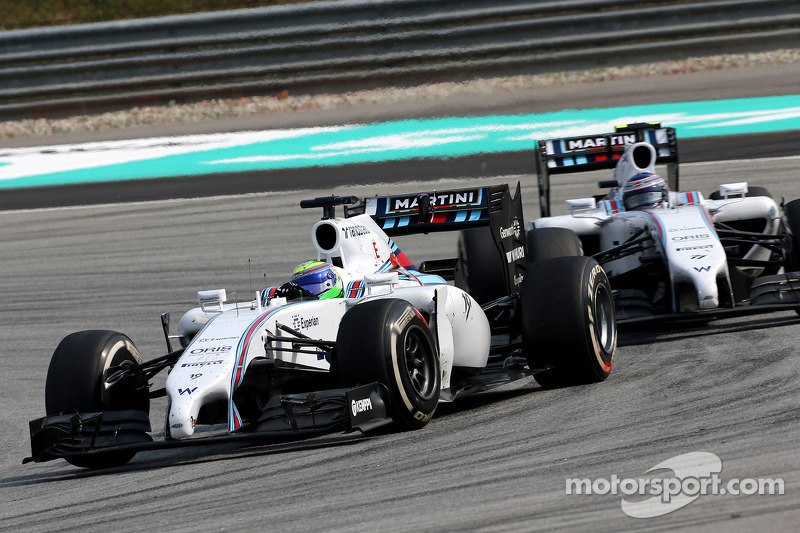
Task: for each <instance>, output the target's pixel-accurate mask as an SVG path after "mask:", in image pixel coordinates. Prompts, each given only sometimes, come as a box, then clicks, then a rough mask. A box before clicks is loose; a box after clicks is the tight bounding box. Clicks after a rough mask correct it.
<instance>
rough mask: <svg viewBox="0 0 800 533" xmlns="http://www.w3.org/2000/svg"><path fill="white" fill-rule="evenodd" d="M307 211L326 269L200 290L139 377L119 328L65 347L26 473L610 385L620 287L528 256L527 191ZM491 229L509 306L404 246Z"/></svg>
mask: <svg viewBox="0 0 800 533" xmlns="http://www.w3.org/2000/svg"><path fill="white" fill-rule="evenodd" d="M301 206H302V207H306V208H322V210H323V217H322V220H320V221H318V222H317V223H316V224H315V225H314V226H313V227H312V229H311V238H312V241H313V244H314V247H315V248H316V250H317V252H318V254H317V255H318V257H317V261H310V262H307V263H304V264H302V265H301V266H300V267H298V269H297V270H296V271H295V273H294V274H293V276H292V280H291V281H289V282H287V283H286V284H283V285H281V286H277V287H270V288H268V289H265V290H264V291H260V292H257V293H256V294H255V297H254V298H253V299H252V300H251V301H249V302H243V303H237V302H229V301H227V295H226V291H224V290H221V289H220V290H210V291H200V292H199V293H198V298H199V307H196V308H194V309H191V310H190V311H188V312H187V313H186V314H185V315H184V316H183V317H182V318H181V320H180V323H179V330H178V333H177V335H170V334H169V316H168V315H166V314H164V315H162V325H163V329H164V334H165V337H166V342H167V350H168V351H169V353H167V354H166V355H163V356H161V357H156V358H155V359H151V360H150V361H147V362H143V361H142V358H141V356H140V355H139V352H138V350H137V349H136V347H135V346H134V344H133V342H132V341H131V340H130V339H129V338H128V337H127V336H125V335H123V334H121V333H117V332H113V331H104V330H89V331H81V332H77V333H73V334H71V335H69V336H67V337H66V338H64V340H63V341H62V342H61V343H60V344H59V346H58V347H57V348H56V350H55V352H54V354H53V357H52V360H51V363H50V368H49V370H48V373H47V381H46V385H45V404H46V412H47V416H45V417H43V418H40V419H37V420H33V421H31V423H30V433H31V449H32V456H31V457H29V458H27V459H25V461H26V462H27V461H47V460H51V459H56V458H64V459H66V460H67V461H68V462H70V463H72V464H74V465H77V466H84V467H107V466H114V465H120V464H124V463H126V462H127V461H129V460H130V459H131V458H132V457H133V456H134V454H135V453H137V452H138V451H142V450H147V449H154V448H169V447H177V446H188V445H193V444H198V443H203V442H218V441H221V440H230V439H261V438H269V437H276V436H286V435H292V436H294V435H306V434H314V433H317V432H325V431H333V430H343V431H353V430H356V429H358V430H361V431H369V430H371V429H374V428H376V427H379V426H383V425H385V424H388V423H390V422H392V421H393V422H394V423H395V424H396V425H397V426H398V427H399V428H401V429H415V428H421V427H422V426H424V425H426V424H427V422H428V421H429V420H430V419H431V417H432V416H433V414H434V411H435V410H436V406H437V404H438V403H439V402H440V401H452V400H454V399H455V398H458V397H460V396H462V395H464V394H468V393H471V392H476V391H479V390H484V389H487V388H491V387H494V386H498V385H501V384H504V383H507V382H509V381H511V380H514V379H518V378H521V377H524V376H527V375H531V374H532V375H534V377H535V379H536V380H537V381H538V382H539V383H540V384H542V385H543V386H545V387H557V386H564V385H572V384H582V383H592V382H598V381H602V380H604V379H606V377H607V376H608V375H609V373H610V371H611V367H612V364H613V360H614V354H615V349H616V326H615V321H614V309H613V301H612V298H611V289H610V286H609V283H608V279H607V277H606V275H605V273H604V272H603V269H602V268H601V267H600V266H599V265H598V263H597V262H596V261H595V260H593V259H590V258H588V257H578V256H575V257H563V258H554V259H552V260H547V261H545V260H542V261H536V262H533V263H531V262H529V261H528V260H527V259H526V249H525V243H524V241H523V240H522V223H523V216H522V207H521V201H520V198H519V186H517V191H516V193H515V195H514V196H513V197H512V195H511V194H510V193H509V190H508V187H506V186H491V187H481V188H473V189H460V190H453V191H445V192H433V193H421V194H411V195H400V196H383V197H372V198H366V199H359V198H356V197H339V196H331V197H325V198H317V199H314V200H307V201H303V202H302V203H301ZM337 206H342V208H343V210H344V217H337V216H336V213H335V211H336V208H337ZM480 226H484V227H488V228H489V230H490V232H491V235H492V236H493V239H492V242H491V244H490V245H489V246H487V248H486V249H485V250H482V253H484V254H487V255H492V256H495V257H496V258H497V259H498V260H499V261H502V263H503V269H502V271H501V272H499V273H498V276H499V280H500V282H501V284H502V286H503V294H502V295H500V296H499V297H498V298H496V299H495V300H493V301H491V302H484V303H483V305H479V304H478V302H477V301H476V300H475V299H474V298H473V297H472V296H470V294H468V293H467V292H465V291H463V290H461V289H460V288H458V287H456V286H454V285H453V284H449V283H447V281H448V280H453V281H455V280H457V279H460V278H461V277H463V272H462V268H461V267H460V265H459V264H458V262H457V261H456V260H455V259H453V260H434V261H428V262H424V263H422V264H421V265H420V267H419V269H417V268H416V267H415V266H414V264H413V263H412V262H411V261H410V260H408V258H407V257H406V256H405V255H404V254H403V253H402V252H401V251H400V249H399V248H398V246H397V245H396V244H395V242H394V240H393V239H392V236H396V235H401V234H408V233H427V232H430V231H442V230H456V229H461V228H469V227H480ZM474 281H475V280H473V283H474ZM492 281H495V282H496V281H497V280H492ZM474 284H476V285H478V284H477V283H474ZM176 339H177V340H178V341H179V342H180V345H181V347H180V348H179V349H176V350H173V349H172V346H171V342H172V341H174V340H176ZM167 369H168V370H169V374H168V376H167V379H166V384H165V387H164V388H163V389H160V390H152V391H151V390H150V384H149V382H150V379H151V378H152V377H153V376H154V375H155V374H156V373H158V372H160V371H162V370H167ZM161 396H166V398H167V410H166V411H167V412H166V414H165V417H164V420H165V426H164V434H165V438H163V439H159V440H154V439H153V436H152V435H151V434H150V431H151V428H150V416H149V405H150V400H151V399H152V398H156V397H161ZM216 425H222V428H221V430H220V431H216V430H215V429H214V426H216ZM200 426H209V427H210V428H211V429H212V431H202V432H198V431H197V428H198V427H200ZM217 429H220V428H217Z"/></svg>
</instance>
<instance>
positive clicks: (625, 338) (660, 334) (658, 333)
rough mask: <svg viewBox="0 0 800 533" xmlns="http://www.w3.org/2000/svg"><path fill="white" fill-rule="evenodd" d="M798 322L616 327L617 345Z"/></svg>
mask: <svg viewBox="0 0 800 533" xmlns="http://www.w3.org/2000/svg"><path fill="white" fill-rule="evenodd" d="M796 324H800V316H798V315H796V314H795V313H792V314H791V315H780V316H761V317H759V318H746V319H741V318H739V319H728V320H724V321H723V320H719V321H712V322H706V323H701V324H697V323H685V324H680V323H678V324H658V325H656V324H651V325H648V326H647V327H641V328H637V329H634V328H626V329H622V328H621V329H620V331H619V336H618V338H617V346H637V345H641V344H653V343H658V342H668V341H672V340H675V339H678V338H681V339H691V338H701V337H708V336H711V335H720V334H725V333H733V332H742V331H758V330H761V329H768V328H775V327H782V326H789V325H796Z"/></svg>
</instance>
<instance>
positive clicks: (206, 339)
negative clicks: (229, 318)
mask: <svg viewBox="0 0 800 533" xmlns="http://www.w3.org/2000/svg"><path fill="white" fill-rule="evenodd" d="M238 338H239V337H237V336H236V335H233V336H231V337H208V338H205V339H198V340H197V342H215V341H228V340H231V339H238Z"/></svg>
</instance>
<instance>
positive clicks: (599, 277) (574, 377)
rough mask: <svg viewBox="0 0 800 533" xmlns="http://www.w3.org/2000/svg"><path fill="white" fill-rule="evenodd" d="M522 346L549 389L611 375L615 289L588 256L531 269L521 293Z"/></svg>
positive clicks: (540, 263) (548, 262) (542, 263)
mask: <svg viewBox="0 0 800 533" xmlns="http://www.w3.org/2000/svg"><path fill="white" fill-rule="evenodd" d="M520 300H521V301H520V321H521V329H522V341H523V347H524V350H525V354H526V357H527V359H528V365H529V366H530V368H531V369H546V370H544V371H543V372H539V373H536V374H534V378H535V379H536V381H537V382H538V383H539V384H540V385H541V386H543V387H545V388H555V387H565V386H570V385H582V384H588V383H596V382H599V381H603V380H605V379H606V378H607V377H608V376H609V374H610V373H611V367H612V365H613V363H614V355H615V352H616V346H617V327H616V322H615V315H614V301H613V299H612V296H611V285H610V284H609V282H608V278H607V277H606V274H605V271H603V269H602V267H600V265H599V264H598V263H597V261H595V260H594V259H592V258H589V257H583V256H579V257H557V258H553V259H546V260H542V261H537V262H535V263H532V264H529V265H528V271H527V272H526V273H525V279H524V281H523V282H522V290H521V292H520Z"/></svg>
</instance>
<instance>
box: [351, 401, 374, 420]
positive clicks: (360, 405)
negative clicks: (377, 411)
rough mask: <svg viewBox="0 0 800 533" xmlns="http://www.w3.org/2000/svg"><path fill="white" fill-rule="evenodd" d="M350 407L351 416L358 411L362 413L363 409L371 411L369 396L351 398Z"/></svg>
mask: <svg viewBox="0 0 800 533" xmlns="http://www.w3.org/2000/svg"><path fill="white" fill-rule="evenodd" d="M350 409H351V411H352V412H353V416H356V415H357V414H358V413H363V412H364V411H371V410H372V400H370V399H369V398H364V399H363V400H353V401H352V402H350Z"/></svg>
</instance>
